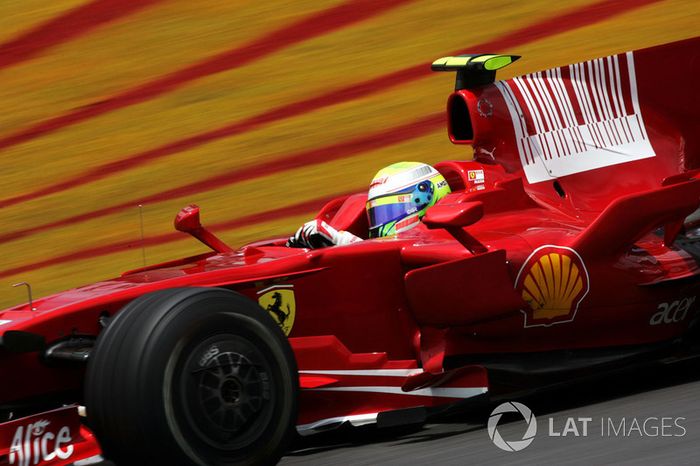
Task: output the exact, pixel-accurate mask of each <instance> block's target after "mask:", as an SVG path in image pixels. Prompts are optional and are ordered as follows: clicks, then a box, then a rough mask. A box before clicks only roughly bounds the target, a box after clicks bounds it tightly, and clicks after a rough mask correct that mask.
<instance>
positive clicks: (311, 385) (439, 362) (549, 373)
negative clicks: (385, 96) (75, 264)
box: [0, 39, 700, 466]
mask: <svg viewBox="0 0 700 466" xmlns="http://www.w3.org/2000/svg"><path fill="white" fill-rule="evenodd" d="M516 58H517V57H515V56H505V55H473V56H461V57H446V58H443V59H440V60H437V61H436V62H435V63H434V64H433V69H435V70H436V71H455V72H456V73H457V81H456V90H455V92H454V93H453V94H452V95H450V97H449V100H448V109H447V116H448V121H449V125H448V126H449V136H450V138H451V140H452V141H453V142H454V143H455V144H471V145H473V147H474V154H475V158H474V160H473V161H466V162H464V161H462V162H460V161H448V162H442V163H439V164H437V165H436V168H437V169H438V170H439V171H440V172H441V173H442V174H443V175H444V177H445V178H446V179H447V181H448V183H449V185H450V186H451V188H452V194H450V195H448V196H447V197H445V198H444V199H442V200H441V201H440V202H439V203H438V204H437V205H435V206H434V207H432V208H430V209H429V210H428V212H427V214H426V215H425V217H424V218H423V221H422V223H421V224H420V225H419V226H417V227H415V228H413V229H412V230H410V231H408V232H405V233H403V234H400V235H398V236H397V237H388V238H379V239H372V240H366V241H361V242H357V243H353V244H350V245H347V246H338V247H332V248H325V249H317V250H307V249H296V248H289V247H285V242H284V240H283V239H280V240H272V241H265V242H258V243H254V244H250V245H247V246H245V247H242V248H240V249H238V250H232V249H231V248H229V247H228V246H226V245H225V244H224V243H222V242H221V241H220V240H218V239H217V238H216V237H215V236H213V235H212V234H211V233H210V232H209V231H207V230H206V229H205V228H203V227H202V226H201V225H200V223H199V212H198V209H197V208H195V207H189V208H186V209H183V211H182V212H181V213H180V214H179V215H178V217H177V219H176V227H177V228H178V229H179V230H181V231H184V232H187V233H190V234H192V235H193V236H195V237H197V238H198V239H200V240H201V241H203V242H204V243H205V244H208V245H209V246H211V247H212V249H213V250H214V251H213V252H211V253H208V254H204V255H200V256H196V257H189V258H186V259H181V260H176V261H173V262H168V263H164V264H159V265H156V266H151V267H146V268H143V269H139V270H136V271H131V272H127V273H124V274H122V276H121V277H119V278H115V279H113V280H107V281H104V282H99V283H95V284H92V285H88V286H85V287H82V288H78V289H74V290H70V291H67V292H64V293H60V294H57V295H54V296H50V297H47V298H42V299H38V300H35V301H33V302H30V303H28V304H24V305H21V306H17V307H15V308H12V309H8V310H5V311H3V312H0V334H1V335H2V343H1V346H0V368H1V369H0V370H1V371H2V372H1V373H2V375H3V383H2V384H1V385H0V414H1V415H2V416H3V419H2V421H3V422H4V424H0V464H10V465H19V466H29V465H36V464H72V463H76V462H77V461H79V460H80V463H76V464H90V463H91V462H97V461H99V460H100V459H101V458H102V456H100V455H103V456H105V457H107V458H110V459H114V460H115V461H117V463H121V464H137V463H138V464H141V463H144V464H173V465H174V464H197V465H218V464H266V463H271V462H274V461H276V460H277V459H278V458H279V457H280V455H281V454H282V453H283V451H284V449H285V447H286V445H287V444H288V440H289V439H290V437H291V436H292V435H293V434H295V433H296V432H298V433H300V434H302V435H307V434H311V433H314V432H319V431H323V430H326V429H331V428H333V427H337V426H339V425H341V424H344V423H349V424H352V425H364V424H372V423H377V424H378V425H379V426H382V425H397V424H401V423H405V422H410V423H414V422H419V421H420V420H422V419H424V418H425V416H426V415H427V414H429V413H430V412H431V410H433V409H439V408H443V407H449V406H453V405H454V404H456V403H460V402H463V401H464V400H475V399H479V398H484V397H487V396H489V395H490V394H494V393H509V392H517V391H519V390H521V389H529V388H532V387H545V386H551V385H552V384H558V383H561V382H562V381H570V380H572V379H575V378H576V377H577V376H580V375H587V374H591V373H601V372H604V371H608V370H613V369H617V368H620V367H629V366H630V365H634V364H646V363H650V362H652V361H661V360H663V361H670V360H674V359H678V358H684V357H687V356H688V355H692V354H693V350H694V348H695V346H694V342H695V340H696V338H695V336H696V331H695V329H696V322H697V319H696V311H697V308H698V295H700V279H699V277H700V265H699V264H700V218H699V217H698V216H696V215H694V212H695V211H696V209H698V206H699V204H700V170H698V167H700V144H699V143H700V138H699V135H700V120H699V119H698V111H697V109H698V108H700V97H699V94H698V92H697V91H696V88H695V85H694V80H695V79H696V77H697V76H699V75H700V40H699V39H693V40H688V41H683V42H678V43H673V44H669V45H665V46H660V47H655V48H650V49H645V50H639V51H635V52H628V53H623V54H620V55H615V56H610V57H606V58H601V59H597V60H592V61H589V62H585V63H579V64H574V65H569V66H564V67H561V68H555V69H551V70H547V71H544V72H538V73H533V74H529V75H526V76H522V77H518V78H514V79H509V80H505V81H495V73H496V69H498V68H501V67H503V66H505V65H507V64H509V63H510V62H512V61H513V60H514V59H516ZM365 202H366V196H365V195H364V194H356V195H352V196H349V197H346V198H342V199H337V200H335V201H333V202H330V203H329V204H328V205H326V206H325V207H324V208H323V209H322V210H321V212H320V213H319V214H318V218H319V219H323V220H325V221H327V222H328V223H329V224H330V225H332V226H334V227H335V228H337V229H342V230H346V231H350V232H352V233H354V234H355V235H358V236H360V237H365V238H366V237H367V229H368V223H367V217H366V214H365ZM88 426H89V427H88ZM97 440H99V445H100V446H98V443H97Z"/></svg>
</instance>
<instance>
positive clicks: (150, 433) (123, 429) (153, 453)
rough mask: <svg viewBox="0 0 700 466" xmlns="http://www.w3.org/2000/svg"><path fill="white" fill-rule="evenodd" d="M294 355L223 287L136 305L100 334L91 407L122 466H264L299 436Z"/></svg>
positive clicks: (151, 297)
mask: <svg viewBox="0 0 700 466" xmlns="http://www.w3.org/2000/svg"><path fill="white" fill-rule="evenodd" d="M297 394H298V379H297V369H296V364H295V360H294V355H293V353H292V350H291V348H290V346H289V343H288V342H287V339H286V338H285V336H284V334H283V333H282V332H281V331H280V329H279V327H278V326H277V325H276V324H275V322H274V321H273V320H272V318H271V317H270V316H269V315H268V314H267V313H266V312H264V311H263V310H262V309H261V308H260V307H259V306H258V305H257V304H256V303H254V302H252V301H250V300H249V299H247V298H245V297H243V296H241V295H239V294H237V293H234V292H232V291H228V290H224V289H219V288H179V289H169V290H163V291H159V292H156V293H151V294H147V295H144V296H141V297H140V298H137V299H136V300H134V301H133V302H131V303H130V304H128V305H127V306H126V307H125V308H124V309H123V310H122V311H120V312H119V313H118V314H117V315H116V317H115V318H114V320H113V321H112V322H111V323H110V325H109V326H108V327H107V329H105V331H104V332H103V333H102V334H101V335H100V336H99V338H98V340H97V344H96V346H95V348H94V349H93V352H92V354H91V356H90V361H89V364H88V369H87V375H86V381H85V404H86V408H87V413H88V419H89V422H90V425H91V427H92V428H93V429H94V431H95V433H96V435H97V438H98V439H99V440H100V443H101V445H102V447H103V449H104V451H105V455H106V456H107V457H109V458H110V459H114V460H116V461H117V464H120V465H121V464H125V465H131V464H172V465H207V466H208V465H257V464H273V463H275V462H276V461H278V460H279V458H280V456H281V455H282V453H283V452H284V450H285V448H286V446H287V444H288V442H289V440H290V438H291V436H292V435H293V433H294V430H295V423H296V414H297Z"/></svg>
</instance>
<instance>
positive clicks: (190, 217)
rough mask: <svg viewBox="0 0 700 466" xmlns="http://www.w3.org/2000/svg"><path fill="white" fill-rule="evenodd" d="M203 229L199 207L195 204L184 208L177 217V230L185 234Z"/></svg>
mask: <svg viewBox="0 0 700 466" xmlns="http://www.w3.org/2000/svg"><path fill="white" fill-rule="evenodd" d="M200 228H202V223H201V222H200V221H199V206H196V205H194V204H192V205H188V206H187V207H183V208H182V210H180V212H178V214H177V216H176V217H175V229H176V230H177V231H182V232H183V233H193V232H195V231H196V230H198V229H200Z"/></svg>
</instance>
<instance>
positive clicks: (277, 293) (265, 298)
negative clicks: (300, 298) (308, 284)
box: [258, 285, 296, 335]
mask: <svg viewBox="0 0 700 466" xmlns="http://www.w3.org/2000/svg"><path fill="white" fill-rule="evenodd" d="M258 304H260V306H261V307H262V308H263V309H265V310H266V311H267V312H268V313H269V314H270V316H272V318H273V319H274V320H275V322H277V325H279V326H280V328H281V329H282V331H283V332H284V334H285V335H289V333H290V332H291V331H292V327H293V326H294V315H295V313H296V301H295V300H294V285H275V286H271V287H269V288H265V289H264V290H260V291H258Z"/></svg>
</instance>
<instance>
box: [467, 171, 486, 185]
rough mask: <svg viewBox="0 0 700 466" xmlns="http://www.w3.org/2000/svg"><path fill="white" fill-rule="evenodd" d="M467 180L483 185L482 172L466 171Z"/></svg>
mask: <svg viewBox="0 0 700 466" xmlns="http://www.w3.org/2000/svg"><path fill="white" fill-rule="evenodd" d="M467 179H468V180H469V181H471V182H472V183H483V182H484V181H485V177H484V170H469V171H467Z"/></svg>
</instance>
